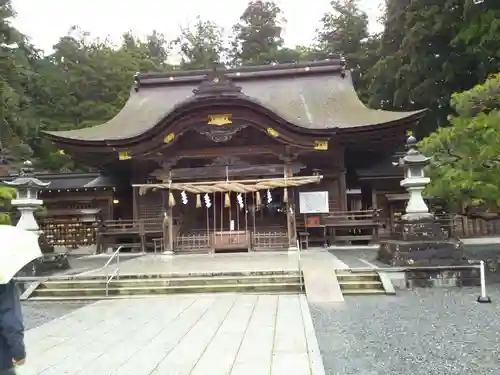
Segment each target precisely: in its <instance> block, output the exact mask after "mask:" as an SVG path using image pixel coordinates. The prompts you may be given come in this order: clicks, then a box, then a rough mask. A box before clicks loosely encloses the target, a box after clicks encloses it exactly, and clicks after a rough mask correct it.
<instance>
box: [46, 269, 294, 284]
mask: <svg viewBox="0 0 500 375" xmlns="http://www.w3.org/2000/svg"><path fill="white" fill-rule="evenodd" d="M113 271H115V268H114V267H111V266H110V268H109V274H110V275H111V273H112V272H113ZM279 275H287V276H289V275H295V276H299V271H298V270H266V271H254V270H249V271H224V272H214V271H206V272H201V271H198V272H188V273H186V272H169V273H144V274H137V273H120V280H125V279H139V278H140V279H167V278H168V279H175V278H206V277H217V276H224V277H231V276H234V277H248V276H279ZM103 279H106V276H105V275H103V274H95V275H92V274H87V275H85V276H78V279H76V278H73V279H71V277H68V280H103ZM51 281H61V280H51Z"/></svg>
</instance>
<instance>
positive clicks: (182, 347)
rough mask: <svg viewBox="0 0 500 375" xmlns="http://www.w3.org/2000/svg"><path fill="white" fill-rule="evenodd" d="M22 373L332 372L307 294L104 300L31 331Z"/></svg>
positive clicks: (182, 374)
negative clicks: (325, 364) (322, 352)
mask: <svg viewBox="0 0 500 375" xmlns="http://www.w3.org/2000/svg"><path fill="white" fill-rule="evenodd" d="M26 343H27V349H28V359H27V363H26V365H25V366H23V367H21V368H20V369H19V375H38V374H43V375H63V374H71V375H85V374H89V375H90V374H91V375H111V374H113V375H125V374H129V375H132V374H134V375H150V374H157V375H160V374H161V375H206V374H210V375H247V374H248V375H249V374H252V375H255V374H259V375H260V374H266V375H267V374H271V375H281V374H286V375H306V374H307V375H324V374H325V372H324V368H323V363H322V360H321V357H320V354H319V349H318V343H317V340H316V336H315V333H314V328H313V324H312V319H311V315H310V311H309V307H308V305H307V301H306V299H305V296H303V295H300V296H299V295H280V296H277V295H274V296H273V295H237V294H220V295H189V296H167V297H163V298H150V299H130V300H112V301H101V302H98V303H95V304H93V305H90V306H86V307H84V308H81V309H78V310H76V311H74V312H72V313H70V314H68V315H66V316H64V317H63V318H60V319H58V320H55V321H52V322H50V323H47V324H45V325H42V326H40V327H38V328H35V329H32V330H30V331H28V332H27V334H26Z"/></svg>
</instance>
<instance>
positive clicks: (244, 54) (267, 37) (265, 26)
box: [231, 0, 285, 65]
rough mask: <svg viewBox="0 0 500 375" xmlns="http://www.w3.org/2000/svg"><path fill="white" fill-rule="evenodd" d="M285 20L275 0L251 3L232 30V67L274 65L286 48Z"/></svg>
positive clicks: (258, 0) (257, 0)
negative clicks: (281, 51) (283, 48)
mask: <svg viewBox="0 0 500 375" xmlns="http://www.w3.org/2000/svg"><path fill="white" fill-rule="evenodd" d="M284 23H285V20H284V18H283V15H282V11H281V9H280V7H279V6H278V5H277V4H276V3H275V2H274V1H267V0H266V1H262V0H256V1H251V2H249V3H248V6H247V8H246V9H245V11H244V12H243V14H242V15H241V17H240V21H239V22H238V23H237V24H236V25H235V26H234V27H233V33H234V40H233V42H232V51H231V60H232V64H233V65H260V64H269V63H272V62H275V61H276V59H277V57H278V52H279V50H280V49H281V47H282V46H283V37H282V36H281V33H282V26H283V24H284Z"/></svg>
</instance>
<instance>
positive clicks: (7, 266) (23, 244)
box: [0, 225, 42, 284]
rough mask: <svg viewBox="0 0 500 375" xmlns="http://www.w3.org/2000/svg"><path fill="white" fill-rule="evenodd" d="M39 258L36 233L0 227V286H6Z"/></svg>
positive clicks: (10, 227)
mask: <svg viewBox="0 0 500 375" xmlns="http://www.w3.org/2000/svg"><path fill="white" fill-rule="evenodd" d="M41 256H42V251H41V249H40V245H39V244H38V234H37V233H34V232H30V231H26V230H23V229H21V228H17V227H12V226H10V225H0V284H7V283H8V282H9V281H10V280H11V279H12V278H13V277H14V275H15V274H16V273H17V272H19V271H20V270H21V268H23V267H24V266H26V265H27V264H28V263H29V262H31V261H33V260H35V259H37V258H39V257H41Z"/></svg>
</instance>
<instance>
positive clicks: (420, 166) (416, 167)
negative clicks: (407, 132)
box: [400, 136, 434, 221]
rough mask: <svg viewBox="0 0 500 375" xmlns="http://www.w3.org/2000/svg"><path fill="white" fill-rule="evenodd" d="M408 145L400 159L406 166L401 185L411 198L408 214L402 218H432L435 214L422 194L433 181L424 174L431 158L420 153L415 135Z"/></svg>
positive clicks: (408, 204) (410, 138)
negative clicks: (430, 210) (431, 211)
mask: <svg viewBox="0 0 500 375" xmlns="http://www.w3.org/2000/svg"><path fill="white" fill-rule="evenodd" d="M406 147H407V152H406V154H405V155H404V156H403V157H402V158H401V159H400V165H401V166H403V168H404V179H403V180H402V181H401V183H400V185H401V186H402V187H404V188H405V189H406V191H407V192H408V195H409V200H408V203H407V205H406V214H405V215H403V217H402V219H403V220H405V221H413V220H422V219H432V218H433V217H434V216H433V215H432V214H431V213H429V207H427V204H426V203H425V201H424V198H423V196H422V194H423V191H424V189H425V187H426V186H427V184H429V182H431V180H430V178H429V177H425V174H424V167H425V166H426V165H427V164H429V160H430V158H428V157H427V156H425V155H422V153H420V151H419V150H418V148H417V139H416V138H415V137H414V136H410V137H408V139H407V141H406Z"/></svg>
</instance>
